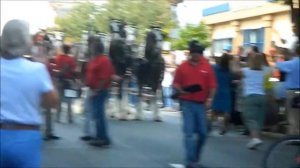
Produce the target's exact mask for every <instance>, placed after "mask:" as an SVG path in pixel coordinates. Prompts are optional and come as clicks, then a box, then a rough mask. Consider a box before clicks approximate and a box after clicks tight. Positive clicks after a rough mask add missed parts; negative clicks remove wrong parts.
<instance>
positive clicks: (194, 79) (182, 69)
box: [173, 56, 217, 103]
mask: <svg viewBox="0 0 300 168" xmlns="http://www.w3.org/2000/svg"><path fill="white" fill-rule="evenodd" d="M195 84H198V85H201V87H202V91H199V92H196V93H191V94H187V95H182V96H180V97H179V98H180V99H183V100H189V101H195V102H199V103H204V102H205V101H206V99H207V98H208V96H209V90H210V89H214V88H216V86H217V84H216V78H215V74H214V71H213V69H212V67H211V65H210V64H209V63H208V60H207V59H205V58H204V57H203V56H201V57H200V62H199V64H197V65H192V64H191V62H190V61H185V62H183V63H182V64H181V65H180V66H179V67H178V68H177V70H176V74H175V78H174V82H173V85H174V86H175V87H181V88H182V87H186V86H190V85H195Z"/></svg>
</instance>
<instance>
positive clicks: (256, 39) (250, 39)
mask: <svg viewBox="0 0 300 168" xmlns="http://www.w3.org/2000/svg"><path fill="white" fill-rule="evenodd" d="M243 35H244V42H243V45H244V47H245V48H247V47H250V46H251V45H256V46H257V47H258V48H259V51H260V52H262V51H263V50H264V41H265V38H264V28H260V29H247V30H243Z"/></svg>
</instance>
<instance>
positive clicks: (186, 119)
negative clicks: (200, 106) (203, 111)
mask: <svg viewBox="0 0 300 168" xmlns="http://www.w3.org/2000/svg"><path fill="white" fill-rule="evenodd" d="M192 104H193V103H191V102H189V101H181V107H182V117H183V133H184V146H185V162H186V163H185V164H186V165H187V166H190V165H193V164H195V163H196V162H197V160H198V158H197V150H196V149H197V145H198V143H197V141H196V137H195V130H196V128H195V126H196V123H195V114H194V111H193V108H192Z"/></svg>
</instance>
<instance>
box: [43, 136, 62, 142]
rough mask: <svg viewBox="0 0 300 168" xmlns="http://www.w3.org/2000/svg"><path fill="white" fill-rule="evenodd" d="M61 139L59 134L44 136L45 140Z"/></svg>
mask: <svg viewBox="0 0 300 168" xmlns="http://www.w3.org/2000/svg"><path fill="white" fill-rule="evenodd" d="M59 139H60V137H58V136H55V135H52V134H51V135H46V136H45V137H44V140H45V141H49V140H59Z"/></svg>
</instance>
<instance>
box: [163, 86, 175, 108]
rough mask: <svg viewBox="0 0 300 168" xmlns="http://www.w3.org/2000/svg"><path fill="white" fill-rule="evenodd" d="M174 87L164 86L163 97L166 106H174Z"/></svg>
mask: <svg viewBox="0 0 300 168" xmlns="http://www.w3.org/2000/svg"><path fill="white" fill-rule="evenodd" d="M172 89H173V88H172V87H163V90H162V91H163V96H164V97H163V99H164V106H165V107H173V101H172V99H171V96H172V92H173V90H172Z"/></svg>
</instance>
